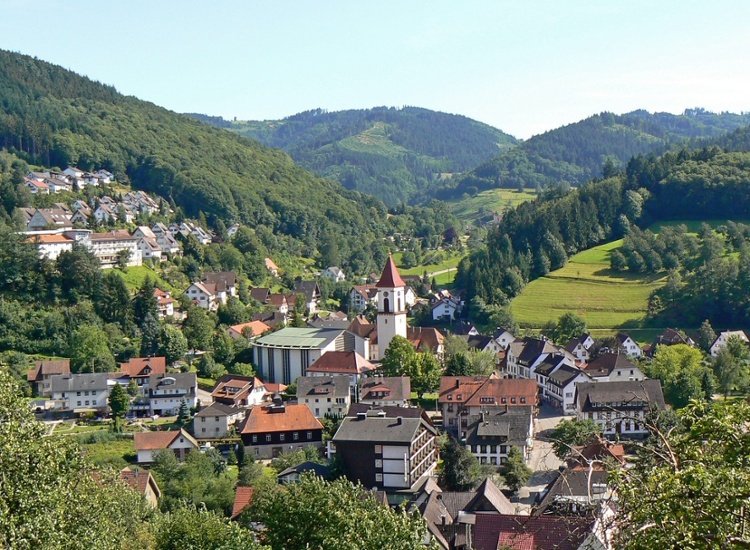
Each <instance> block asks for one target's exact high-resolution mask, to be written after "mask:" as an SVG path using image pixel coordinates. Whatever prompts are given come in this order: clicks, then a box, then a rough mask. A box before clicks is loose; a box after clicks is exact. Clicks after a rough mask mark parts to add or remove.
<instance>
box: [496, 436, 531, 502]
mask: <svg viewBox="0 0 750 550" xmlns="http://www.w3.org/2000/svg"><path fill="white" fill-rule="evenodd" d="M501 472H502V474H503V477H504V478H505V484H506V485H507V486H508V488H509V489H510V490H511V491H512V492H514V493H515V492H518V490H519V489H520V488H521V487H523V486H524V485H525V484H526V482H527V481H528V480H529V478H530V477H531V474H532V473H533V472H532V471H531V468H529V467H528V466H526V463H525V462H524V460H523V454H521V451H519V450H518V447H511V448H510V450H509V451H508V460H507V461H506V462H505V464H503V466H502V468H501Z"/></svg>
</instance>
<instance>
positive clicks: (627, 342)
mask: <svg viewBox="0 0 750 550" xmlns="http://www.w3.org/2000/svg"><path fill="white" fill-rule="evenodd" d="M619 343H620V346H622V347H623V348H624V349H625V353H627V354H628V355H629V356H630V357H635V358H639V357H643V350H642V349H641V346H639V345H638V344H637V343H636V341H635V340H633V339H632V338H631V337H630V336H628V337H627V338H623V339H620V340H619Z"/></svg>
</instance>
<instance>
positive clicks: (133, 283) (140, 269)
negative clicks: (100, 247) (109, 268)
mask: <svg viewBox="0 0 750 550" xmlns="http://www.w3.org/2000/svg"><path fill="white" fill-rule="evenodd" d="M114 271H115V272H116V273H119V274H120V276H121V277H122V278H123V279H125V284H126V285H127V286H128V288H129V289H131V290H137V289H138V288H140V286H141V285H142V284H143V281H145V280H146V277H151V279H152V280H153V281H155V282H156V286H158V287H159V288H161V289H162V290H167V291H169V292H172V293H175V294H179V290H178V289H176V288H174V287H173V286H172V285H171V284H169V283H168V282H167V281H165V280H164V279H162V277H161V276H160V275H159V273H158V272H157V271H155V270H154V269H152V268H151V267H149V266H147V265H137V266H132V267H126V268H125V269H115V270H114Z"/></svg>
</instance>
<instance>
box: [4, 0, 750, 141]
mask: <svg viewBox="0 0 750 550" xmlns="http://www.w3.org/2000/svg"><path fill="white" fill-rule="evenodd" d="M749 20H750V2H748V1H746V0H737V1H729V0H726V1H722V0H712V1H710V2H707V1H703V0H702V1H694V0H680V1H671V0H658V1H654V0H648V1H646V0H628V1H624V0H623V1H614V0H612V1H607V0H598V1H594V0H590V1H589V0H553V1H534V0H518V1H514V2H507V1H503V0H494V1H464V2H460V1H456V0H452V1H442V0H429V1H416V0H401V1H389V0H377V1H370V2H357V1H353V0H347V1H337V0H328V1H327V0H318V1H316V2H313V1H311V0H298V1H296V2H291V1H284V0H268V1H254V0H245V1H229V0H226V1H223V0H213V1H211V2H207V1H201V2H197V1H192V0H127V1H126V0H99V1H94V0H66V1H63V0H59V1H52V0H0V48H2V49H7V50H12V51H18V52H21V53H25V54H29V55H32V56H36V57H38V58H40V59H44V60H46V61H50V62H52V63H56V64H59V65H62V66H64V67H66V68H69V69H72V70H74V71H76V72H77V73H80V74H84V75H86V76H88V77H90V78H92V79H94V80H98V81H100V82H104V83H107V84H112V85H114V86H115V87H116V88H117V89H118V90H119V91H120V92H122V93H125V94H128V95H134V96H137V97H139V98H141V99H145V100H148V101H152V102H154V103H156V104H159V105H162V106H164V107H166V108H168V109H172V110H174V111H177V112H200V113H206V114H211V115H221V116H223V117H225V118H228V119H231V118H234V117H237V119H239V120H256V119H275V118H282V117H284V116H288V115H292V114H294V113H297V112H300V111H304V110H308V109H314V108H323V109H327V110H329V111H334V110H340V109H351V108H367V107H373V106H380V105H387V106H397V107H398V106H404V105H412V106H419V107H425V108H429V109H435V110H440V111H445V112H449V113H456V114H462V115H465V116H468V117H471V118H474V119H477V120H479V121H482V122H485V123H487V124H491V125H493V126H495V127H497V128H500V129H502V130H504V131H506V132H508V133H510V134H513V135H515V136H516V137H519V138H523V139H526V138H528V137H530V136H532V135H534V134H538V133H541V132H544V131H546V130H551V129H553V128H556V127H558V126H561V125H564V124H569V123H572V122H576V121H578V120H581V119H583V118H585V117H587V116H589V115H592V114H595V113H599V112H602V111H611V112H615V113H624V112H628V111H631V110H634V109H641V108H642V109H647V110H649V111H667V112H672V113H680V112H682V111H683V110H684V109H685V108H692V107H703V108H706V109H709V110H712V111H735V112H739V111H747V110H750V98H748V97H747V93H748V90H750V70H748V69H750V67H749V65H750V58H749V57H748V52H750V32H748V30H747V22H748V21H749Z"/></svg>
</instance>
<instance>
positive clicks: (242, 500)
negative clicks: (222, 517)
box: [230, 485, 255, 519]
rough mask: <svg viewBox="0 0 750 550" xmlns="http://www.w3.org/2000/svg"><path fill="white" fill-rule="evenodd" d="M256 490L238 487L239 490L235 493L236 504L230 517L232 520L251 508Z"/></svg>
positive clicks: (233, 505)
mask: <svg viewBox="0 0 750 550" xmlns="http://www.w3.org/2000/svg"><path fill="white" fill-rule="evenodd" d="M254 491H255V489H254V488H253V487H241V486H239V485H238V486H237V490H236V491H235V493H234V503H233V504H232V515H231V516H230V517H231V519H235V518H237V516H239V515H240V514H241V513H242V511H243V510H244V509H245V508H247V507H248V506H250V503H251V502H252V501H253V492H254Z"/></svg>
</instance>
